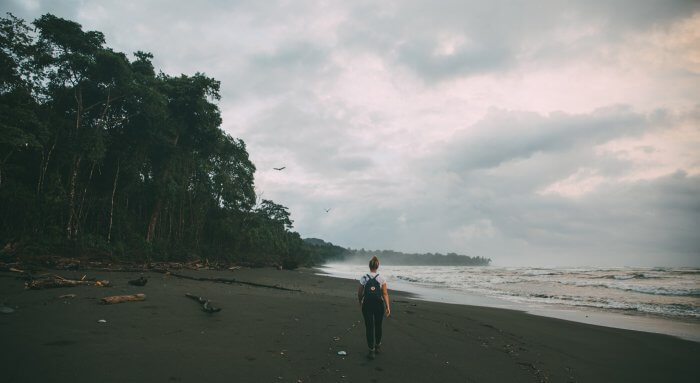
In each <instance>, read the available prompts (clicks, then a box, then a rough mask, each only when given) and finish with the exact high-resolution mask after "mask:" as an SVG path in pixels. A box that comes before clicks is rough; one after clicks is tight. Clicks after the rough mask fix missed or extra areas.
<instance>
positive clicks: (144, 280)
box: [129, 277, 148, 286]
mask: <svg viewBox="0 0 700 383" xmlns="http://www.w3.org/2000/svg"><path fill="white" fill-rule="evenodd" d="M146 283H148V278H144V277H140V278H139V279H134V280H131V281H129V284H130V285H133V286H146Z"/></svg>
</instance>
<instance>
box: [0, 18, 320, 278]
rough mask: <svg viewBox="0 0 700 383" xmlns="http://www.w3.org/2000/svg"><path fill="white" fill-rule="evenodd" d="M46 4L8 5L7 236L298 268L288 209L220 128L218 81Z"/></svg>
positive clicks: (0, 92)
mask: <svg viewBox="0 0 700 383" xmlns="http://www.w3.org/2000/svg"><path fill="white" fill-rule="evenodd" d="M152 58H153V56H152V55H151V54H149V53H144V52H136V53H135V54H134V58H133V60H130V59H129V58H128V57H127V56H126V55H125V54H124V53H121V52H116V51H114V50H112V49H110V48H108V47H106V46H105V39H104V35H103V34H102V33H100V32H95V31H84V30H83V29H82V27H81V26H80V25H79V24H77V23H75V22H72V21H68V20H64V19H61V18H58V17H56V16H53V15H50V14H47V15H44V16H42V17H40V18H39V19H37V20H35V21H34V22H33V23H32V25H28V24H26V23H25V22H24V21H23V20H20V19H17V18H15V17H14V16H12V15H9V14H8V16H7V17H6V18H0V248H2V249H3V250H2V251H3V253H4V254H12V253H18V252H21V253H23V254H31V253H34V254H54V255H56V254H57V255H86V254H87V255H94V256H113V257H117V258H121V259H125V260H132V261H142V260H149V259H163V260H165V259H185V258H189V257H206V258H212V259H219V260H228V261H235V262H238V263H249V264H259V265H261V264H273V263H278V264H281V265H284V266H285V267H289V268H292V267H296V265H298V264H300V263H306V262H308V260H309V258H308V257H309V252H308V250H307V249H306V248H305V247H304V243H303V241H302V240H301V238H300V237H299V235H298V234H297V233H296V232H293V231H292V230H291V229H292V221H291V219H290V216H289V212H288V210H287V208H285V207H284V206H282V205H279V204H276V203H274V202H273V201H269V200H262V201H258V200H257V198H256V195H255V192H254V184H253V182H254V178H253V177H254V173H255V166H254V165H253V163H252V162H251V161H250V159H249V157H248V152H247V151H246V146H245V143H244V142H243V141H241V140H240V139H236V138H233V137H231V136H229V135H228V134H226V133H225V132H224V131H223V130H222V129H221V128H220V125H221V115H220V112H219V109H218V107H217V105H216V101H217V100H219V82H218V81H216V80H214V79H213V78H209V77H207V76H206V75H204V74H202V73H196V74H194V75H190V76H188V75H180V76H171V75H167V74H164V73H162V72H158V73H157V72H156V70H155V69H154V67H153V64H152Z"/></svg>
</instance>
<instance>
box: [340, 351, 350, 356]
mask: <svg viewBox="0 0 700 383" xmlns="http://www.w3.org/2000/svg"><path fill="white" fill-rule="evenodd" d="M347 354H348V353H347V352H345V351H338V355H340V356H345V355H347Z"/></svg>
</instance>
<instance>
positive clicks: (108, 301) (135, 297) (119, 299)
mask: <svg viewBox="0 0 700 383" xmlns="http://www.w3.org/2000/svg"><path fill="white" fill-rule="evenodd" d="M143 300H146V294H131V295H114V296H111V297H104V298H102V299H101V303H102V304H103V305H113V304H117V303H124V302H139V301H143Z"/></svg>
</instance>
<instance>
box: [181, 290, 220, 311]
mask: <svg viewBox="0 0 700 383" xmlns="http://www.w3.org/2000/svg"><path fill="white" fill-rule="evenodd" d="M185 296H186V297H188V298H192V299H194V300H196V301H197V302H199V303H200V304H201V305H202V311H205V312H208V313H217V312H219V311H221V308H219V307H214V306H212V304H211V303H210V302H209V299H207V298H203V297H198V296H196V295H193V294H190V293H186V294H185Z"/></svg>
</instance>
